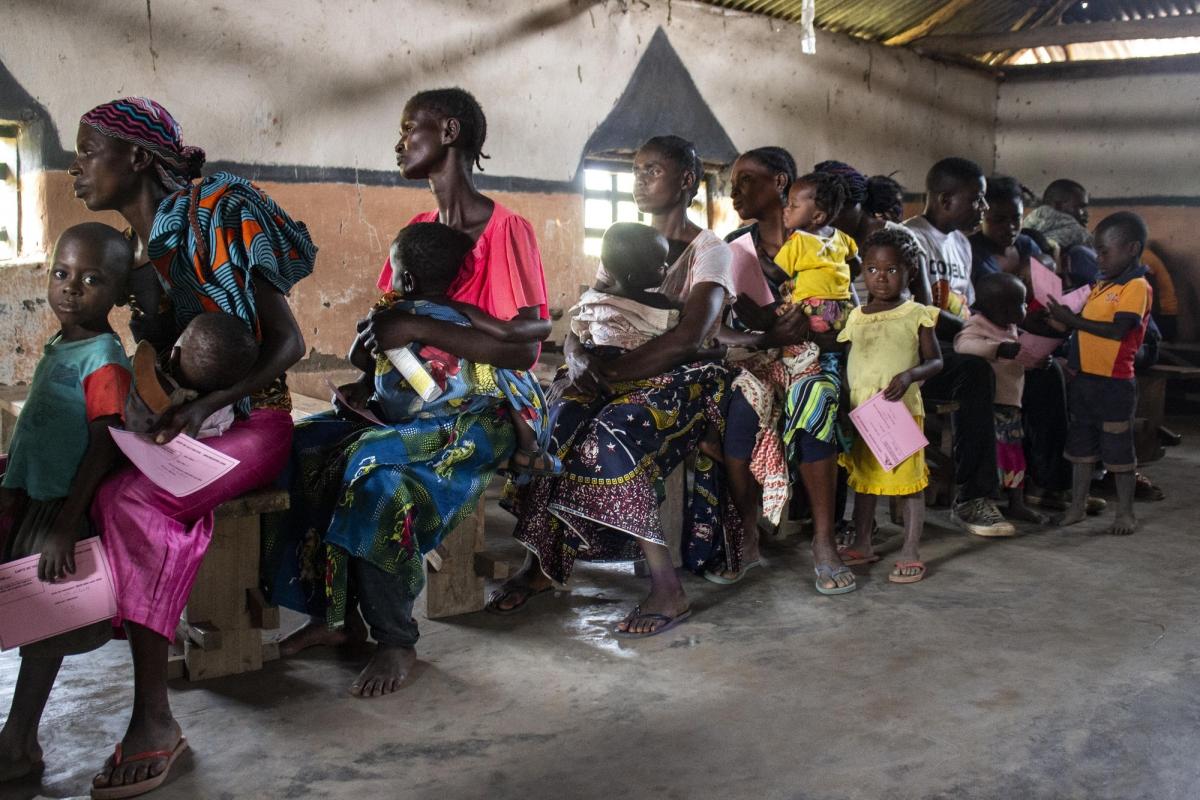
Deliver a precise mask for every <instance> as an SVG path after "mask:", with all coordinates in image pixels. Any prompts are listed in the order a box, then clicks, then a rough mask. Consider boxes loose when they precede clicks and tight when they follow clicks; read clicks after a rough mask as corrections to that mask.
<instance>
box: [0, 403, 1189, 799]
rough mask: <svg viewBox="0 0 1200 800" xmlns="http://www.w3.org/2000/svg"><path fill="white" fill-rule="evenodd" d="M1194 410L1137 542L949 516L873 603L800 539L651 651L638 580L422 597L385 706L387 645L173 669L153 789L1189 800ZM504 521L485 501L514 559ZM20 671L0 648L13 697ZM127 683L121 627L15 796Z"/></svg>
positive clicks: (876, 572) (169, 792) (70, 681)
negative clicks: (381, 662)
mask: <svg viewBox="0 0 1200 800" xmlns="http://www.w3.org/2000/svg"><path fill="white" fill-rule="evenodd" d="M1174 423H1175V424H1176V425H1177V426H1178V427H1179V428H1180V429H1182V430H1183V431H1184V432H1185V435H1186V439H1185V444H1184V446H1183V447H1179V448H1173V449H1170V450H1168V451H1167V456H1166V458H1165V459H1164V460H1162V461H1159V462H1156V463H1154V464H1151V465H1148V467H1147V468H1146V470H1145V471H1146V473H1147V474H1149V475H1150V476H1151V477H1152V478H1153V479H1154V480H1155V481H1156V482H1158V483H1160V484H1161V485H1162V486H1163V488H1164V489H1165V491H1166V492H1167V499H1166V500H1165V501H1163V502H1161V503H1139V504H1138V512H1139V514H1140V515H1141V517H1142V519H1143V522H1144V523H1145V526H1144V528H1143V529H1142V530H1141V531H1139V532H1138V533H1137V534H1135V535H1134V536H1133V537H1132V538H1127V539H1118V538H1115V537H1110V536H1106V535H1103V533H1102V531H1103V529H1104V527H1105V524H1106V522H1107V518H1100V519H1095V520H1089V521H1088V522H1086V523H1083V524H1082V525H1080V526H1077V527H1075V528H1071V529H1066V530H1055V529H1050V528H1046V529H1038V528H1035V527H1033V526H1027V525H1022V526H1020V529H1021V533H1022V535H1021V536H1019V537H1017V538H1015V539H1011V540H1004V541H987V540H981V539H975V538H971V537H968V536H966V535H965V534H963V533H961V532H959V531H958V530H957V529H955V528H953V527H952V526H951V525H950V524H949V522H948V520H947V516H946V512H945V510H930V513H929V522H928V526H927V537H926V542H925V548H924V555H925V556H926V557H927V558H926V560H927V563H928V564H929V566H930V573H929V577H928V578H927V579H926V580H925V581H923V582H922V583H919V584H915V585H911V586H897V585H894V584H890V583H889V582H888V581H887V571H888V569H889V568H890V565H891V561H890V559H889V558H888V556H887V555H885V557H884V560H883V561H882V562H880V563H879V564H876V565H873V566H870V567H866V568H857V569H856V573H857V574H858V576H859V580H860V582H861V587H860V589H859V590H858V591H857V592H854V593H852V594H849V595H844V596H840V597H820V596H818V595H817V594H816V592H815V591H813V588H812V569H811V558H810V557H809V556H808V553H807V538H803V539H797V538H792V539H789V540H788V541H786V542H784V543H783V544H780V545H773V546H770V547H768V549H767V551H766V556H767V560H768V562H769V564H768V566H767V568H765V569H761V570H756V571H755V572H753V573H750V575H749V577H748V578H747V579H746V580H745V581H744V582H743V583H741V584H739V585H737V586H733V587H728V588H722V587H717V586H714V585H712V584H709V583H707V582H706V581H703V580H702V579H699V578H695V577H691V576H689V577H687V578H686V579H685V586H686V588H687V590H688V592H689V595H690V596H691V598H692V602H693V608H694V609H695V613H694V615H693V617H692V619H691V620H690V621H689V622H688V623H686V624H684V625H681V626H680V627H678V628H676V629H674V630H672V631H671V632H670V633H668V634H665V635H663V636H661V637H655V638H651V639H647V640H641V641H633V642H630V641H627V640H617V639H615V638H614V637H612V636H611V635H610V629H611V626H612V625H613V624H614V623H615V622H616V621H617V620H619V619H620V618H621V616H623V614H624V613H625V612H626V611H627V610H628V608H629V607H630V606H631V605H632V604H633V603H636V602H637V601H638V600H639V599H640V598H641V596H642V594H643V593H644V591H645V582H644V580H643V579H641V578H637V577H635V576H634V575H633V573H632V569H631V568H630V567H629V566H628V565H605V566H597V565H583V566H581V568H580V569H579V570H578V572H577V574H576V577H575V579H574V580H573V581H572V585H571V587H570V590H569V591H564V592H556V593H553V594H547V595H545V596H542V597H539V598H536V599H535V600H534V601H533V602H532V603H531V604H530V607H529V608H528V609H527V611H526V612H524V613H522V614H520V615H517V616H514V617H505V618H501V617H495V616H491V615H487V614H482V613H481V614H474V615H468V616H464V617H461V618H457V619H453V620H445V621H438V622H430V621H427V620H425V619H424V617H423V615H422V613H421V610H420V606H418V608H419V611H418V619H419V620H420V624H421V630H422V634H423V636H422V640H421V644H420V647H419V653H420V659H421V662H420V669H419V670H418V674H417V675H416V676H415V679H414V680H412V681H411V682H410V683H409V684H408V685H407V686H406V687H405V688H404V689H402V690H401V691H400V692H399V693H397V694H396V695H393V696H391V697H387V698H383V699H380V700H373V701H370V700H358V699H354V698H351V697H350V696H349V695H348V693H347V687H348V686H349V684H350V682H351V681H352V680H353V678H354V676H355V675H356V673H357V671H358V669H359V668H360V666H361V664H362V663H363V661H364V660H365V656H366V653H367V651H366V650H359V651H354V652H347V653H339V652H333V651H310V653H311V654H310V653H306V654H304V655H303V657H297V658H294V659H290V660H288V661H284V662H275V663H271V664H268V665H267V666H266V667H265V668H264V669H263V671H262V672H260V673H256V674H252V675H245V676H237V677H231V678H223V679H218V680H214V681H208V682H200V683H195V684H185V683H177V684H173V686H172V695H171V700H172V703H173V706H174V708H175V711H176V714H177V716H178V717H179V719H180V722H181V724H182V725H183V727H184V729H185V732H186V733H187V735H188V738H189V741H190V742H191V745H192V748H193V751H192V753H191V754H190V755H188V756H187V757H186V759H184V760H181V761H180V762H179V763H178V764H177V766H176V774H175V775H173V776H172V778H171V780H170V781H169V782H168V784H167V785H166V786H165V787H164V788H163V789H162V790H160V791H158V792H156V793H154V794H153V795H150V796H151V797H155V798H164V800H167V799H169V798H187V799H188V800H193V799H201V800H207V799H208V798H212V799H213V800H224V799H225V798H237V799H238V800H240V799H241V798H304V799H305V800H307V799H308V798H312V799H313V800H323V799H324V798H353V800H365V799H367V798H377V797H378V798H432V799H433V800H458V798H489V800H508V798H512V799H513V800H518V799H521V800H526V799H534V798H582V799H585V800H587V799H590V798H612V797H627V798H664V799H666V800H676V799H679V800H682V799H684V798H686V799H687V800H692V798H771V799H774V798H779V800H860V799H861V800H866V799H868V798H870V799H873V798H888V800H892V799H896V800H909V799H911V800H960V799H969V800H976V799H979V800H992V799H993V798H995V799H996V800H1008V799H1009V798H1034V799H1036V800H1041V799H1042V798H1045V799H1046V800H1051V799H1053V800H1059V799H1060V798H1066V799H1074V798H1078V799H1079V800H1141V799H1142V798H1147V799H1148V798H1155V800H1195V798H1198V797H1200V759H1197V758H1196V755H1195V754H1196V752H1197V750H1198V746H1200V699H1198V698H1200V635H1198V634H1200V596H1198V594H1197V591H1196V589H1197V586H1198V585H1200V583H1198V581H1197V578H1198V577H1200V538H1198V537H1197V535H1196V530H1197V526H1196V521H1197V509H1198V508H1200V505H1198V504H1197V503H1196V500H1195V496H1194V495H1193V492H1195V486H1196V485H1197V480H1196V479H1197V476H1198V475H1200V469H1198V467H1200V446H1197V445H1198V443H1200V424H1198V423H1197V422H1196V421H1193V420H1174ZM882 506H883V504H881V508H880V512H879V519H880V522H881V524H882V525H883V526H884V529H885V532H888V533H889V534H890V537H889V538H888V539H887V542H886V543H885V545H884V548H883V549H884V550H885V551H886V550H888V549H889V548H894V547H896V546H898V539H896V535H897V531H896V529H894V528H892V527H890V524H889V523H887V522H886V518H885V517H886V509H885V508H883V507H882ZM510 527H511V523H510V521H509V520H508V518H507V517H506V516H505V515H503V514H502V513H500V512H498V513H497V514H495V515H489V547H490V548H491V549H494V550H498V551H501V552H503V553H504V554H505V555H506V557H507V558H509V559H510V560H511V561H512V562H513V563H514V564H515V563H517V562H518V561H519V560H520V559H521V557H522V556H523V551H522V550H521V548H520V547H519V546H518V545H516V544H515V543H514V542H512V540H511V539H510V538H509V537H508V531H509V529H510ZM298 622H299V618H298V617H297V616H296V615H287V617H286V620H285V626H286V625H288V624H291V625H295V624H298ZM17 666H18V659H17V657H16V654H15V653H5V654H3V655H2V656H0V705H2V706H3V707H5V708H6V707H7V703H8V701H9V699H10V697H11V692H12V686H13V683H14V681H15V677H16V671H17ZM131 695H132V687H131V682H130V664H129V656H128V650H127V648H126V646H125V644H124V643H123V642H112V643H110V644H108V645H106V646H105V647H104V648H102V649H101V650H99V651H97V652H96V653H94V654H91V655H89V656H85V657H79V658H74V659H68V661H67V664H66V666H65V667H64V669H63V673H62V675H61V677H60V681H59V684H58V686H57V687H56V689H55V695H54V697H53V698H52V699H51V705H50V708H49V709H48V711H47V714H46V718H45V720H44V723H43V737H42V741H43V746H44V747H45V751H46V761H47V770H46V773H45V774H44V775H43V776H42V778H41V780H40V781H31V782H27V783H25V784H22V785H8V786H0V800H8V798H12V799H13V800H17V798H22V799H24V798H34V797H39V796H40V797H48V798H62V797H72V796H81V795H86V793H87V786H88V783H89V781H90V777H91V775H92V773H93V772H95V770H96V769H98V768H99V766H100V765H101V764H102V762H103V760H104V758H105V756H107V754H108V753H109V751H110V749H111V747H112V744H113V743H114V742H116V741H117V740H118V739H119V737H120V735H121V733H122V732H123V729H124V726H125V724H126V719H127V718H126V714H127V709H128V704H129V702H130V699H131Z"/></svg>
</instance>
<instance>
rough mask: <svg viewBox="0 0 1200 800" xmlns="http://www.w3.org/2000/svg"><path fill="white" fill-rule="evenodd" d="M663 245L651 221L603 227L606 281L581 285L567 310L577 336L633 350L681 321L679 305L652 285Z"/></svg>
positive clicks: (657, 282)
mask: <svg viewBox="0 0 1200 800" xmlns="http://www.w3.org/2000/svg"><path fill="white" fill-rule="evenodd" d="M667 250H668V244H667V240H666V238H665V237H664V236H663V235H662V234H661V233H659V232H658V231H656V230H654V228H651V227H650V226H649V225H640V224H638V223H636V222H618V223H615V224H614V225H612V226H610V227H609V229H608V230H607V231H605V233H604V241H603V242H602V244H601V248H600V262H601V264H603V265H604V272H605V274H607V276H608V279H609V280H608V283H607V284H605V285H604V286H603V288H601V289H588V290H587V291H585V292H584V293H583V294H582V295H581V296H580V298H579V302H578V303H576V304H575V305H574V306H573V307H572V308H571V310H570V312H569V313H570V316H571V332H572V333H574V334H575V335H576V336H578V337H579V341H580V342H582V343H583V344H584V345H587V346H588V347H617V348H620V349H621V350H633V349H636V348H638V347H641V346H642V345H643V344H645V343H646V342H648V341H650V340H651V339H654V338H656V337H658V336H661V335H662V334H664V333H666V332H667V331H668V330H670V329H671V328H674V327H675V326H676V325H677V324H678V323H679V309H678V308H677V307H676V306H675V305H674V304H673V303H671V301H670V300H668V299H667V298H666V297H664V296H663V295H662V294H659V293H658V292H657V291H656V290H657V289H658V288H659V287H661V286H662V282H663V277H664V276H665V275H666V270H667Z"/></svg>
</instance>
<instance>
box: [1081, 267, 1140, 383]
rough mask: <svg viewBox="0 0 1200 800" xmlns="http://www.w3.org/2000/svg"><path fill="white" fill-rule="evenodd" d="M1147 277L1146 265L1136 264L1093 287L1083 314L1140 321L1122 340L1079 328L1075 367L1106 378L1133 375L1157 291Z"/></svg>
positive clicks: (1092, 317)
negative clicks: (1107, 337) (1130, 318)
mask: <svg viewBox="0 0 1200 800" xmlns="http://www.w3.org/2000/svg"><path fill="white" fill-rule="evenodd" d="M1145 276H1146V268H1145V267H1142V266H1137V267H1132V268H1130V269H1127V270H1125V272H1123V273H1121V274H1120V275H1119V276H1117V277H1116V278H1114V279H1112V280H1107V281H1101V282H1100V283H1097V284H1096V285H1095V286H1093V287H1092V293H1091V295H1089V296H1088V301H1087V304H1086V305H1085V306H1084V307H1083V312H1082V313H1081V314H1080V316H1082V317H1083V318H1084V319H1087V320H1093V321H1095V322H1115V321H1116V320H1117V319H1119V318H1121V317H1133V318H1135V319H1136V320H1137V324H1135V325H1134V326H1133V327H1132V328H1130V329H1129V333H1127V334H1125V336H1123V337H1122V338H1121V339H1120V340H1117V339H1106V338H1104V337H1103V336H1096V335H1095V334H1093V333H1087V332H1086V331H1082V330H1077V331H1075V336H1074V339H1073V344H1072V347H1071V351H1070V357H1069V362H1070V365H1071V367H1073V368H1074V369H1076V370H1078V371H1079V372H1084V373H1087V374H1088V375H1099V376H1101V377H1105V378H1121V379H1129V378H1132V377H1133V359H1134V356H1135V355H1136V354H1137V351H1138V348H1139V347H1141V346H1142V339H1143V338H1144V337H1145V335H1146V326H1147V324H1149V321H1150V306H1151V303H1152V300H1153V294H1154V292H1153V290H1152V289H1151V288H1150V282H1149V281H1147V280H1146V277H1145Z"/></svg>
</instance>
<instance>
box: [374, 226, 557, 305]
mask: <svg viewBox="0 0 1200 800" xmlns="http://www.w3.org/2000/svg"><path fill="white" fill-rule="evenodd" d="M437 221H438V212H437V211H436V210H435V211H425V212H422V213H420V214H417V215H416V216H415V217H413V218H412V219H410V220H409V221H408V224H409V225H412V224H413V223H414V222H437ZM378 285H379V289H380V290H381V291H384V292H389V291H391V289H392V262H391V259H388V260H386V261H384V262H383V270H382V271H381V272H380V273H379V284H378ZM447 294H448V295H449V297H450V299H451V300H458V301H461V302H463V303H470V304H471V305H473V306H475V307H476V308H479V309H482V310H483V311H486V312H487V313H489V314H491V315H492V316H493V317H495V318H496V319H500V320H510V319H513V318H514V317H516V316H517V312H518V311H520V310H521V309H522V308H530V307H534V306H536V307H537V309H538V316H539V318H541V319H549V318H550V307H549V305H548V304H547V302H546V276H545V274H544V273H543V272H542V256H541V253H539V252H538V246H537V239H536V238H534V235H533V226H532V225H530V224H529V222H528V220H526V219H525V218H524V217H521V216H518V215H517V214H514V213H513V212H512V211H510V210H509V209H507V208H505V207H504V206H502V205H500V204H499V203H496V204H495V207H494V208H493V209H492V217H491V219H489V220H488V224H487V226H486V227H484V229H483V233H481V234H480V235H479V239H477V240H476V242H475V247H474V249H473V250H471V252H470V253H469V254H468V255H467V258H466V260H465V261H463V265H462V268H461V269H460V270H459V273H458V277H457V278H455V280H454V283H453V284H452V285H451V286H450V291H449V292H447Z"/></svg>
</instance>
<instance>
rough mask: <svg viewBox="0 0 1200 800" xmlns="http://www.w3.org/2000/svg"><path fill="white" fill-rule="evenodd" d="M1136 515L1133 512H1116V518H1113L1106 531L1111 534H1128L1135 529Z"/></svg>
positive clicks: (1136, 525) (1136, 524) (1136, 523)
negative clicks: (1110, 525)
mask: <svg viewBox="0 0 1200 800" xmlns="http://www.w3.org/2000/svg"><path fill="white" fill-rule="evenodd" d="M1137 527H1138V521H1137V517H1135V516H1134V515H1133V514H1122V513H1120V512H1117V518H1116V519H1114V520H1113V524H1112V527H1111V528H1109V529H1108V532H1109V533H1110V534H1111V535H1113V536H1128V535H1129V534H1131V533H1133V532H1134V531H1136V530H1137Z"/></svg>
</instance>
